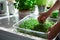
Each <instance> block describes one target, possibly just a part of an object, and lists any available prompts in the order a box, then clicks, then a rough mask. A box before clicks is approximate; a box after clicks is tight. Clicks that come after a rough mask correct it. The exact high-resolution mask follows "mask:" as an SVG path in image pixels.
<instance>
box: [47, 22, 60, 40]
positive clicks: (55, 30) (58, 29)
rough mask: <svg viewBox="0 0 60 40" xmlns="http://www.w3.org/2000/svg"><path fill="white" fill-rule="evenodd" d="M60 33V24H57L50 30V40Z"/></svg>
mask: <svg viewBox="0 0 60 40" xmlns="http://www.w3.org/2000/svg"><path fill="white" fill-rule="evenodd" d="M59 32H60V22H58V23H56V24H55V25H54V26H53V27H52V28H50V29H49V32H48V39H49V40H50V39H53V38H55V37H56V36H57V34H58V33H59Z"/></svg>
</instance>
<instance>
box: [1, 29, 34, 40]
mask: <svg viewBox="0 0 60 40" xmlns="http://www.w3.org/2000/svg"><path fill="white" fill-rule="evenodd" d="M0 40H34V39H31V38H28V37H24V36H21V35H17V34H13V33H10V32H7V31H3V30H0Z"/></svg>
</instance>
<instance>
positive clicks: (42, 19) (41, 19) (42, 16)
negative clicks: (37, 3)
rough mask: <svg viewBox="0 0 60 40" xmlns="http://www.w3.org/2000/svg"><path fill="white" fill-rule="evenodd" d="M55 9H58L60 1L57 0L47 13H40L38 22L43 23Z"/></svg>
mask: <svg viewBox="0 0 60 40" xmlns="http://www.w3.org/2000/svg"><path fill="white" fill-rule="evenodd" d="M57 9H60V1H59V0H57V1H56V3H55V4H54V5H53V7H51V8H50V9H49V10H48V11H47V12H44V13H41V15H40V16H39V17H38V21H39V22H42V23H44V22H45V20H46V19H47V18H48V17H49V16H50V15H51V13H52V12H53V11H55V10H57Z"/></svg>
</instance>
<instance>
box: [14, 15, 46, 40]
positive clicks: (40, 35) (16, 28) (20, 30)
mask: <svg viewBox="0 0 60 40" xmlns="http://www.w3.org/2000/svg"><path fill="white" fill-rule="evenodd" d="M37 17H38V16H37V15H33V14H31V15H28V16H26V17H25V18H23V19H22V20H20V21H19V22H17V23H16V24H14V25H13V27H14V28H15V31H16V32H22V33H26V34H29V35H34V36H37V37H41V38H45V39H47V33H45V32H39V31H34V30H28V29H24V28H20V27H19V25H20V24H21V23H23V22H24V20H27V19H30V18H35V19H37Z"/></svg>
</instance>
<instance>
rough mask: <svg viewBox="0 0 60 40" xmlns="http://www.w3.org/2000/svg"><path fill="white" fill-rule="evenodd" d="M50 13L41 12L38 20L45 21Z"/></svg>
mask: <svg viewBox="0 0 60 40" xmlns="http://www.w3.org/2000/svg"><path fill="white" fill-rule="evenodd" d="M48 14H49V13H47V12H43V13H40V16H39V17H38V21H39V22H41V23H44V22H45V20H46V19H47V18H48V16H49V15H48Z"/></svg>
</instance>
